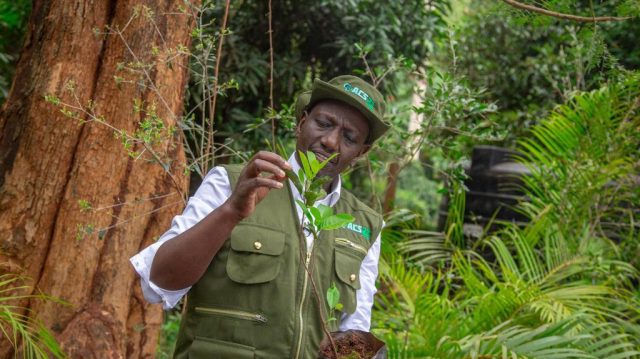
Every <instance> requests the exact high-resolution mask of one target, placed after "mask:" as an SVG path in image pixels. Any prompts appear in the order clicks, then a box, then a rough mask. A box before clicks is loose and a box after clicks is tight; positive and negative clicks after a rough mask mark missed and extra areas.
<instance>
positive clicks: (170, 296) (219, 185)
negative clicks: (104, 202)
mask: <svg viewBox="0 0 640 359" xmlns="http://www.w3.org/2000/svg"><path fill="white" fill-rule="evenodd" d="M230 195H231V185H230V183H229V178H228V176H227V171H226V170H225V169H224V168H223V167H214V168H213V169H212V170H211V171H210V172H209V173H208V174H207V176H205V178H204V180H203V181H202V184H201V185H200V187H199V188H198V190H197V191H196V193H195V194H194V195H193V197H191V198H189V201H188V203H187V206H186V207H185V209H184V211H183V212H182V214H180V215H177V216H175V217H174V218H173V221H172V223H171V228H169V230H168V231H167V232H165V233H164V234H163V235H162V236H161V237H160V238H159V239H158V241H156V242H155V243H153V244H152V245H150V246H149V247H147V248H145V249H143V250H142V251H141V252H140V253H138V254H136V255H135V256H133V257H131V258H130V259H129V261H130V262H131V264H132V265H133V267H134V268H135V270H136V272H137V273H138V275H139V276H140V284H141V286H142V293H143V295H144V297H145V299H146V300H147V301H149V302H150V303H162V306H163V308H164V309H171V308H173V307H175V306H176V304H178V302H179V301H180V299H182V297H183V296H184V295H185V294H186V293H187V292H188V291H189V289H190V287H187V288H183V289H179V290H166V289H163V288H160V287H158V286H157V285H155V284H154V283H153V282H152V281H151V279H150V273H151V264H152V263H153V258H154V257H155V255H156V252H157V251H158V248H160V246H161V245H162V244H163V243H164V242H166V241H168V240H169V239H171V238H173V237H175V236H177V235H179V234H181V233H182V232H184V231H186V230H187V229H189V228H191V227H192V226H193V225H195V224H196V223H198V222H200V221H201V220H202V219H203V218H205V217H206V216H207V215H208V214H209V213H211V212H213V211H214V210H215V209H216V208H218V207H219V206H220V205H222V204H223V203H224V202H225V201H226V200H227V199H228V198H229V196H230Z"/></svg>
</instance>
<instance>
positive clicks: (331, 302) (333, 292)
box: [327, 283, 342, 322]
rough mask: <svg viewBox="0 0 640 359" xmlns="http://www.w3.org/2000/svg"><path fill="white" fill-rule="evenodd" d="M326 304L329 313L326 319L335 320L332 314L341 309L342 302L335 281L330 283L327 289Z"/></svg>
mask: <svg viewBox="0 0 640 359" xmlns="http://www.w3.org/2000/svg"><path fill="white" fill-rule="evenodd" d="M327 305H328V306H329V315H330V316H329V318H328V319H327V321H328V322H330V321H335V320H337V319H336V317H334V316H333V315H334V314H333V313H335V311H341V310H342V303H340V290H339V289H338V287H336V284H335V283H331V287H329V289H327Z"/></svg>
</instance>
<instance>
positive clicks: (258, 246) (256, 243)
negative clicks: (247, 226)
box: [253, 241, 262, 250]
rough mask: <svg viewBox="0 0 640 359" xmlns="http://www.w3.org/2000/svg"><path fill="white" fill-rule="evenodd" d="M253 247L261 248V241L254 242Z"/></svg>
mask: <svg viewBox="0 0 640 359" xmlns="http://www.w3.org/2000/svg"><path fill="white" fill-rule="evenodd" d="M253 248H255V249H257V250H260V248H262V243H260V242H257V241H256V242H253Z"/></svg>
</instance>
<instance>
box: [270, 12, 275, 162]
mask: <svg viewBox="0 0 640 359" xmlns="http://www.w3.org/2000/svg"><path fill="white" fill-rule="evenodd" d="M271 25H272V8H271V0H269V70H270V71H269V107H271V111H272V112H273V111H275V109H274V107H273V29H272V27H271ZM271 146H272V149H273V152H275V151H276V120H275V116H273V115H272V116H271Z"/></svg>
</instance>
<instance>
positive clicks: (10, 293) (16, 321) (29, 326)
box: [0, 274, 66, 358]
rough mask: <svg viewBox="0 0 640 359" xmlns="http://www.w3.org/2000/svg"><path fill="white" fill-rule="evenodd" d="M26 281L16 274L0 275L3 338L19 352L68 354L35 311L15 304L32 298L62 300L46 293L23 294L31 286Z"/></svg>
mask: <svg viewBox="0 0 640 359" xmlns="http://www.w3.org/2000/svg"><path fill="white" fill-rule="evenodd" d="M24 281H25V280H24V279H23V278H20V277H18V276H16V275H13V274H3V275H0V332H1V333H2V336H3V339H4V340H8V341H9V343H10V344H11V345H12V346H13V348H14V350H15V354H16V356H17V355H21V356H22V357H23V358H51V357H53V358H65V357H66V356H65V354H64V353H63V352H62V350H61V349H60V346H59V345H58V343H57V341H56V339H55V337H54V336H53V334H52V333H51V332H50V331H49V330H48V329H47V328H46V327H44V325H43V324H42V322H40V321H39V320H38V319H36V318H34V317H33V316H32V314H33V313H32V311H31V310H30V309H29V308H23V307H19V306H16V304H15V303H16V302H18V301H23V300H30V299H35V300H53V301H56V302H59V301H58V300H56V299H55V298H52V297H49V296H46V295H44V294H36V295H29V294H22V293H24V292H30V291H31V290H32V288H31V287H29V286H27V285H24V284H22V283H23V282H24ZM23 311H24V313H20V312H23Z"/></svg>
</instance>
